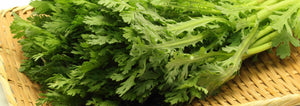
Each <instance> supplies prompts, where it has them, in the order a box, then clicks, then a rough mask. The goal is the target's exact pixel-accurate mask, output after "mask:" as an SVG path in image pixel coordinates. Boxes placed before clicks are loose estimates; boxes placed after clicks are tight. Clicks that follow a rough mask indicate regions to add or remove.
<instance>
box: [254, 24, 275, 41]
mask: <svg viewBox="0 0 300 106" xmlns="http://www.w3.org/2000/svg"><path fill="white" fill-rule="evenodd" d="M272 31H274V29H273V28H272V27H271V26H267V27H266V28H264V29H263V30H261V31H259V32H258V34H257V36H256V37H255V40H254V41H257V40H258V39H260V38H261V37H263V36H264V35H266V34H268V33H270V32H272Z"/></svg>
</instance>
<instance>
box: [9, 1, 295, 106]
mask: <svg viewBox="0 0 300 106" xmlns="http://www.w3.org/2000/svg"><path fill="white" fill-rule="evenodd" d="M31 6H33V7H34V8H35V10H34V13H33V14H32V16H31V17H29V18H28V21H27V20H22V19H21V18H20V17H18V16H17V15H15V20H14V22H13V23H12V25H11V31H12V32H13V33H15V34H16V35H15V38H22V39H21V40H20V41H19V42H20V44H21V45H22V50H23V51H24V56H26V57H28V59H26V60H24V63H23V64H22V66H21V69H20V71H21V72H23V73H25V74H26V75H27V76H29V77H30V78H31V80H33V81H36V82H38V83H39V84H40V85H41V86H42V87H43V90H45V91H47V92H46V93H44V94H43V95H42V96H44V98H40V100H39V103H40V104H43V103H51V104H52V105H71V106H73V105H74V106H78V105H96V106H110V105H120V104H128V105H130V104H131V103H132V102H137V103H141V104H142V103H147V101H151V100H154V101H151V103H160V102H161V101H163V102H165V103H167V104H171V105H174V104H179V103H188V101H190V100H192V99H193V98H205V97H206V96H207V95H210V94H213V93H214V92H215V91H216V90H217V89H218V88H219V87H220V86H221V85H222V84H224V83H225V82H227V81H228V80H230V79H232V78H233V77H234V76H235V75H236V74H238V71H239V69H240V66H241V63H242V61H243V60H244V59H246V58H248V57H250V56H252V55H255V54H258V53H260V52H262V51H265V50H268V49H270V48H272V47H278V48H277V52H276V54H277V55H278V56H280V58H285V57H287V56H289V55H290V45H289V44H290V43H291V44H292V45H294V46H300V42H299V41H298V39H297V38H296V37H295V36H298V37H299V31H300V10H299V8H300V2H299V1H298V0H39V1H32V2H31ZM159 97H161V98H162V99H159ZM159 101H160V102H159ZM131 105H132V104H131Z"/></svg>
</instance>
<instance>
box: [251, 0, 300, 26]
mask: <svg viewBox="0 0 300 106" xmlns="http://www.w3.org/2000/svg"><path fill="white" fill-rule="evenodd" d="M298 2H299V1H298V0H284V1H282V2H279V3H276V4H274V5H271V6H266V7H265V9H263V10H260V11H259V12H257V13H256V14H255V15H252V16H250V17H249V18H248V19H247V21H248V22H254V21H255V20H257V19H259V20H260V21H262V20H264V19H266V18H267V17H268V16H269V15H271V14H272V13H273V12H274V11H276V10H279V9H282V8H287V7H288V6H289V5H293V4H296V3H298Z"/></svg>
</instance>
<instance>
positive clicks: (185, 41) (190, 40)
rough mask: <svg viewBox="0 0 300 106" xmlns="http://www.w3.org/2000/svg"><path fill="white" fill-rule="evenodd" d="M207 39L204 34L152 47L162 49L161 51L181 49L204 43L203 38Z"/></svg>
mask: <svg viewBox="0 0 300 106" xmlns="http://www.w3.org/2000/svg"><path fill="white" fill-rule="evenodd" d="M204 37H205V35H202V34H198V35H197V36H190V37H186V38H183V39H180V40H175V41H168V42H165V43H162V44H157V45H154V46H152V47H154V48H160V49H168V48H171V49H173V48H180V47H184V46H187V45H192V44H195V43H197V42H199V41H202V40H203V38H204Z"/></svg>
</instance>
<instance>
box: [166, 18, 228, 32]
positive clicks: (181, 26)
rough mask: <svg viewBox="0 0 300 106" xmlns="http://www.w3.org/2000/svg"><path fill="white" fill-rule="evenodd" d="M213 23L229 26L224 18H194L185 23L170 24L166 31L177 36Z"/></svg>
mask: <svg viewBox="0 0 300 106" xmlns="http://www.w3.org/2000/svg"><path fill="white" fill-rule="evenodd" d="M214 21H218V22H223V23H227V24H230V22H228V20H226V19H224V18H219V17H201V18H194V19H192V20H189V21H186V22H181V23H177V24H170V25H168V27H167V29H168V31H170V32H172V33H174V34H175V35H178V34H180V33H182V32H184V31H190V30H193V29H194V28H196V27H199V26H205V25H206V24H208V23H210V22H214Z"/></svg>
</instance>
